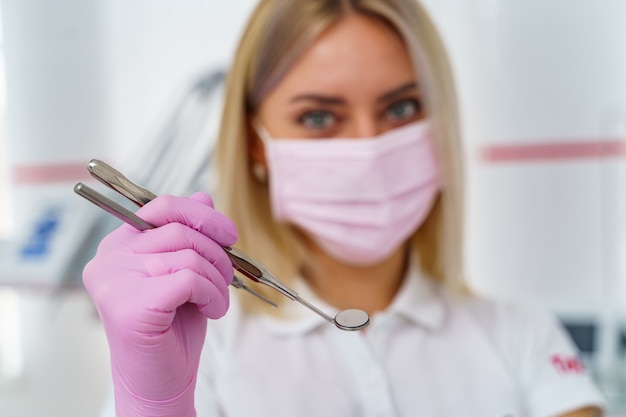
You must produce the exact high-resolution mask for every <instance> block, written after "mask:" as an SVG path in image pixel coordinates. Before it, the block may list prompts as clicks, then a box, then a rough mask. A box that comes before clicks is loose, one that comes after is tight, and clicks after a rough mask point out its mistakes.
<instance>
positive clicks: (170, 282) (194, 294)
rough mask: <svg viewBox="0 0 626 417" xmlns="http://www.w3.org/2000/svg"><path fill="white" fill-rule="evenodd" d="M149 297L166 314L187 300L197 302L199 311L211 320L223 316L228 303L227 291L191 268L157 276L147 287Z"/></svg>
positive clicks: (156, 307) (155, 307)
mask: <svg viewBox="0 0 626 417" xmlns="http://www.w3.org/2000/svg"><path fill="white" fill-rule="evenodd" d="M146 297H147V299H150V300H151V303H152V305H153V308H154V309H156V310H162V312H164V313H172V312H175V311H176V309H177V308H178V307H180V306H182V305H183V304H185V303H193V304H196V305H197V306H198V310H200V312H201V313H202V314H203V315H205V316H206V317H208V318H210V319H217V318H220V317H222V316H223V315H224V314H226V311H227V310H228V306H229V294H228V292H226V293H224V292H222V291H221V290H220V288H219V287H218V286H217V285H216V283H215V282H213V281H210V280H207V279H205V278H204V277H202V276H200V275H198V274H196V273H195V272H194V271H192V270H191V269H182V270H180V271H178V272H176V273H174V274H171V275H165V276H161V277H154V278H153V279H151V280H150V285H149V286H147V288H146Z"/></svg>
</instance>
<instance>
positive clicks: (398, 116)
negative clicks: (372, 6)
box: [251, 14, 425, 164]
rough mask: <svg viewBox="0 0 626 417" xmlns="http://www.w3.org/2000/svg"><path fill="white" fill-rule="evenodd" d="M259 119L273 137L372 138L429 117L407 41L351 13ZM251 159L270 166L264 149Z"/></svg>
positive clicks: (255, 147) (301, 63) (272, 95)
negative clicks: (266, 162) (266, 161)
mask: <svg viewBox="0 0 626 417" xmlns="http://www.w3.org/2000/svg"><path fill="white" fill-rule="evenodd" d="M256 117H257V120H258V121H260V123H261V124H262V125H263V126H264V127H265V129H266V130H267V131H268V133H269V134H270V136H272V137H273V138H277V139H280V138H289V139H298V138H302V139H309V138H334V137H342V138H355V139H358V138H366V137H372V136H375V135H379V134H381V133H384V132H386V131H388V130H390V129H393V128H396V127H399V126H402V125H405V124H407V123H410V122H414V121H416V120H419V119H422V118H424V117H425V114H424V110H423V106H422V99H421V97H420V90H419V85H418V80H417V78H416V72H415V70H414V68H413V65H412V63H411V59H410V57H409V54H408V52H407V50H406V48H405V45H404V43H403V42H402V40H401V38H400V37H399V36H398V35H397V34H396V33H395V32H394V31H393V30H391V29H390V28H389V27H388V26H386V25H385V24H384V23H382V22H379V21H377V20H375V19H372V18H369V17H365V16H362V15H359V14H351V15H349V16H348V17H346V18H344V19H342V20H341V21H339V22H338V23H336V24H335V25H333V26H331V27H330V28H329V29H328V30H327V31H325V32H324V33H323V34H322V35H321V36H320V38H318V39H317V40H316V41H315V42H314V43H313V45H312V46H311V47H310V48H309V49H308V50H307V51H306V52H305V53H304V54H303V55H302V56H301V57H300V59H299V60H298V61H297V62H296V63H295V64H294V65H293V67H292V68H291V69H290V70H289V72H288V73H287V74H286V76H285V77H284V78H283V79H282V80H281V82H280V83H279V84H278V85H277V86H276V87H275V88H274V89H273V90H272V91H270V92H269V93H268V94H267V95H266V96H265V98H264V99H263V100H262V101H261V103H260V107H259V110H258V113H257V115H256ZM253 142H254V143H252V144H251V145H252V146H251V153H252V159H253V161H255V162H260V163H263V164H264V163H265V158H264V154H263V146H262V143H261V142H260V141H259V140H258V138H257V140H255V141H253Z"/></svg>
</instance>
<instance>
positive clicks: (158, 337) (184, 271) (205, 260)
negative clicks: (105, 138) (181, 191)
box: [83, 193, 237, 417]
mask: <svg viewBox="0 0 626 417" xmlns="http://www.w3.org/2000/svg"><path fill="white" fill-rule="evenodd" d="M137 214H138V215H139V217H141V218H143V219H144V220H146V221H148V222H150V223H152V224H154V225H155V226H157V228H155V229H151V230H146V231H143V232H140V231H138V230H136V229H134V228H133V227H132V226H129V225H126V224H124V225H122V226H121V227H119V228H118V229H116V230H115V231H113V232H112V233H110V234H109V235H108V236H106V237H105V238H104V239H103V240H102V242H101V244H100V246H99V247H98V251H97V253H96V256H95V257H94V258H93V259H92V260H91V261H90V262H89V263H88V264H87V265H86V267H85V269H84V271H83V281H84V283H85V287H86V288H87V291H88V293H89V295H90V296H91V298H92V299H93V301H94V303H95V305H96V308H97V310H98V313H99V315H100V318H101V320H102V322H103V325H104V329H105V332H106V336H107V339H108V343H109V348H110V356H111V367H112V376H113V382H114V387H115V402H116V414H117V416H118V417H126V416H133V417H137V416H146V417H148V416H149V417H166V416H176V417H189V416H195V415H196V414H195V408H194V388H195V383H196V376H197V370H198V364H199V360H200V352H201V349H202V345H203V343H204V338H205V334H206V326H207V320H206V319H207V318H211V319H217V318H219V317H221V316H223V315H224V314H225V313H226V311H227V309H228V305H229V298H228V285H229V284H230V283H231V281H232V278H233V268H232V264H231V262H230V260H229V258H228V256H227V255H226V252H225V251H224V250H223V249H222V248H221V246H227V245H232V244H234V243H235V241H236V240H237V229H236V227H235V225H234V224H233V223H232V222H231V221H230V220H229V219H228V218H227V217H226V216H224V215H223V214H221V213H219V212H217V211H215V210H214V208H213V202H212V200H211V198H210V197H209V196H208V195H207V194H204V193H196V194H194V195H193V196H192V197H190V198H183V197H173V196H160V197H157V198H156V199H154V200H153V201H151V202H150V203H148V204H146V205H145V206H144V207H142V208H141V209H139V210H138V211H137Z"/></svg>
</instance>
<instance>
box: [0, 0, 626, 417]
mask: <svg viewBox="0 0 626 417" xmlns="http://www.w3.org/2000/svg"><path fill="white" fill-rule="evenodd" d="M255 3H256V1H255V0H229V1H228V2H216V1H211V0H177V1H174V0H150V1H148V0H136V1H132V2H122V1H114V0H92V1H89V2H86V1H80V0H47V1H41V0H0V265H1V267H0V415H2V416H7V417H26V416H33V415H40V416H50V417H56V416H59V417H60V416H63V417H73V416H76V417H79V416H80V417H85V416H96V415H97V413H98V410H99V409H100V407H101V406H102V403H103V401H104V398H105V397H106V395H107V390H108V383H109V382H108V381H109V370H108V366H109V365H108V352H107V347H106V341H105V338H104V335H103V333H102V329H101V328H100V326H99V323H98V319H97V315H96V313H95V311H94V310H93V307H92V304H91V302H90V300H89V299H88V298H87V296H86V295H85V293H84V291H83V289H82V284H81V282H80V273H81V269H82V266H83V265H84V263H85V262H86V261H87V260H88V259H89V258H90V257H91V256H92V255H93V253H94V250H95V247H96V245H97V242H98V241H99V239H100V238H101V237H102V236H103V235H104V234H105V233H106V232H107V231H109V230H111V229H112V228H113V227H116V226H117V225H118V224H119V221H118V220H116V219H112V218H109V216H107V215H104V214H102V213H101V212H100V211H99V210H98V209H97V208H96V207H95V206H92V205H91V204H89V203H88V202H86V201H84V200H82V199H80V198H79V197H77V196H76V195H75V194H74V193H73V186H74V184H75V183H76V182H77V181H85V182H88V181H89V179H88V178H87V172H86V170H85V167H86V164H87V162H88V161H89V160H90V159H92V158H100V159H103V160H105V161H108V162H110V163H112V164H113V165H115V166H117V167H119V168H121V169H122V170H123V171H125V172H126V173H127V174H129V176H130V177H131V178H133V179H135V180H137V181H138V182H140V183H142V184H144V185H146V186H148V187H149V188H151V189H152V190H153V191H155V192H157V193H166V192H167V193H177V194H184V193H189V192H191V191H195V190H198V189H204V190H207V191H210V190H211V178H210V177H208V176H207V172H206V170H205V169H203V167H206V165H207V164H210V163H211V149H212V144H213V141H214V139H215V134H216V129H217V122H218V119H219V116H220V101H221V94H222V81H223V76H224V74H225V72H226V71H227V70H228V66H229V62H230V59H231V57H232V53H233V51H234V48H235V45H236V42H237V40H238V37H239V35H240V31H241V29H242V27H243V25H244V23H245V21H246V19H247V17H248V15H249V13H250V12H251V10H252V8H253V6H254V4H255ZM424 3H425V5H426V6H427V8H428V9H429V10H430V11H431V13H432V15H433V18H434V20H435V22H436V23H437V25H438V26H439V28H440V30H441V32H442V34H443V37H444V40H445V42H446V44H447V47H448V50H449V53H450V56H451V59H452V63H453V66H454V71H455V75H456V80H457V83H458V90H459V94H460V104H461V111H462V115H463V130H464V132H463V133H464V140H465V157H466V165H467V177H466V178H467V186H468V196H467V200H468V201H467V233H466V247H467V253H466V256H467V261H468V274H467V276H468V281H469V283H470V285H471V286H472V288H474V289H475V291H476V292H478V293H481V294H486V295H489V296H497V297H500V298H505V299H514V300H521V301H523V302H529V303H533V304H537V305H540V306H543V307H546V308H548V309H550V310H552V311H554V312H555V313H556V314H557V315H558V316H559V317H560V318H561V320H562V321H563V323H564V325H565V326H566V328H567V329H568V331H569V332H570V334H571V335H572V337H573V338H574V340H575V342H576V343H577V345H578V347H579V349H580V350H581V352H582V355H583V359H584V361H585V363H586V365H587V367H588V369H589V370H590V371H591V372H592V374H593V376H594V378H595V379H596V381H597V382H598V384H599V386H600V387H601V389H602V390H603V392H604V393H605V395H606V396H607V399H608V400H609V404H610V410H609V411H610V414H609V415H610V416H612V417H617V416H626V361H625V360H624V352H625V350H626V327H625V320H624V319H625V317H626V316H625V313H626V311H625V310H626V268H625V266H626V265H625V261H626V241H625V238H626V218H625V216H626V204H625V191H626V169H625V168H626V164H625V163H626V2H623V1H622V0H601V1H590V0H588V1H579V2H571V1H568V0H553V1H550V2H544V1H540V0H506V1H505V0H444V1H441V0H424ZM100 189H101V188H100Z"/></svg>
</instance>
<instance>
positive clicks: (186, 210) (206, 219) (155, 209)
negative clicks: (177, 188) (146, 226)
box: [137, 195, 237, 246]
mask: <svg viewBox="0 0 626 417" xmlns="http://www.w3.org/2000/svg"><path fill="white" fill-rule="evenodd" d="M198 198H204V197H198ZM137 215H138V216H139V217H141V218H142V219H144V220H146V221H147V222H150V223H152V224H154V225H155V226H157V227H158V226H163V225H165V224H167V223H181V224H184V225H187V226H189V227H191V228H192V229H194V230H197V231H198V232H200V233H202V234H204V235H206V236H208V237H210V238H211V239H213V240H215V241H216V242H217V243H219V244H220V245H222V246H230V245H233V244H234V243H235V242H236V241H237V227H236V226H235V224H234V223H233V222H232V220H230V219H229V218H228V217H226V216H225V215H224V214H222V213H220V212H218V211H216V210H215V209H213V208H211V207H210V206H208V205H206V204H204V203H203V202H201V201H197V200H195V199H191V198H183V197H174V196H170V195H162V196H159V197H157V198H155V199H154V200H152V201H151V202H149V203H148V204H146V205H145V206H143V207H142V208H141V209H139V210H138V211H137Z"/></svg>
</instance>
